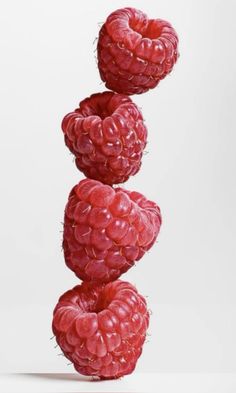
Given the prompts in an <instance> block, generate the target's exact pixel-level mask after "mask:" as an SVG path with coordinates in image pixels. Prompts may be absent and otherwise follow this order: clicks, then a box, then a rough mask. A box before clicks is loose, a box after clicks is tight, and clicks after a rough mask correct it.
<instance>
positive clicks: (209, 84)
mask: <svg viewBox="0 0 236 393" xmlns="http://www.w3.org/2000/svg"><path fill="white" fill-rule="evenodd" d="M127 5H130V6H135V7H137V8H140V9H142V10H144V11H145V12H146V13H147V14H148V15H149V16H150V17H159V18H163V19H167V20H169V21H170V22H171V23H172V24H173V26H174V27H175V28H176V30H177V32H178V33H179V38H180V54H181V56H180V58H179V61H178V64H177V66H176V67H175V69H174V72H173V73H172V74H171V76H169V77H167V78H166V79H165V80H164V81H162V82H161V83H160V85H159V87H158V88H156V89H154V90H152V91H150V92H148V93H146V94H143V95H140V96H134V97H133V99H134V101H135V102H136V103H137V104H138V105H139V106H140V107H142V110H143V114H144V117H145V119H146V124H147V127H148V131H149V144H148V148H147V151H148V154H147V155H145V157H144V159H143V165H142V168H141V170H140V172H139V174H138V175H137V176H135V177H134V178H133V179H130V180H129V181H128V182H127V183H126V184H125V187H127V188H128V189H132V190H137V191H140V192H142V193H144V194H145V195H146V196H147V197H149V198H150V199H153V200H155V201H156V202H157V203H158V204H159V205H160V207H161V209H162V214H163V227H162V231H161V235H160V237H159V242H158V244H157V245H156V246H155V247H153V249H152V250H151V251H150V253H149V254H148V255H145V257H144V258H143V259H142V260H141V261H140V262H138V264H137V266H136V267H135V268H133V269H131V270H130V271H129V272H128V273H127V274H126V275H124V276H123V279H127V280H129V281H130V282H132V283H134V284H135V285H136V286H137V288H138V290H139V291H140V292H141V293H142V294H143V295H145V296H148V298H147V300H148V304H149V307H150V309H151V310H152V312H153V315H152V318H151V327H150V334H151V336H150V337H149V343H148V344H147V345H145V348H144V352H143V356H142V357H141V359H140V361H139V364H138V368H137V370H139V371H142V372H201V373H205V372H215V373H218V372H236V361H235V353H236V339H235V331H236V286H235V274H236V266H235V262H236V258H235V257H236V252H235V251H236V246H235V218H236V217H235V199H236V181H235V167H236V158H235V142H236V137H235V132H236V121H235V99H236V93H235V88H236V86H235V68H236V57H235V36H236V24H235V12H236V6H235V5H236V3H235V2H234V1H233V0H232V1H230V0H228V1H225V0H222V1H219V0H215V1H210V0H208V1H205V0H201V1H199V0H195V1H193V0H192V1H189V0H188V1H187V0H186V1H183V0H178V1H176V0H173V1H170V0H158V1H146V0H145V1H144V0H143V1H138V0H137V1H132V0H129V1H123V0H122V1H108V0H107V1H78V0H76V1H74V0H69V1H65V0H64V1H60V0H57V1H50V0H49V1H42V0H41V1H30V0H29V1H26V0H21V1H11V0H9V1H1V12H0V56H1V63H0V64H1V73H0V86H1V89H0V94H1V109H0V127H1V141H0V168H1V204H0V209H1V212H0V217H1V234H0V235H1V285H0V303H1V304H0V305H1V323H0V330H1V346H0V367H1V370H0V371H2V372H67V371H71V372H72V371H73V368H72V366H70V367H68V366H67V365H66V363H67V362H66V361H65V359H63V358H62V357H57V353H59V352H60V350H58V349H54V348H53V346H54V343H53V342H52V341H50V340H49V338H50V336H51V335H52V334H51V328H50V325H51V314H52V310H53V308H54V306H55V304H56V302H57V299H58V297H59V296H60V295H61V294H62V293H63V292H64V291H66V290H67V289H69V288H71V287H73V286H74V285H76V284H77V283H78V280H77V279H76V277H75V276H74V275H73V273H72V272H71V271H70V270H68V269H67V268H66V267H65V265H64V260H63V254H62V252H61V237H62V234H61V233H60V231H61V230H62V225H61V221H62V220H63V210H64V206H65V203H66V200H67V197H68V194H69V191H70V189H71V188H72V186H73V185H74V184H75V183H77V182H78V181H79V180H80V179H82V174H81V173H79V172H78V171H77V169H76V167H75V165H74V163H73V157H72V156H71V155H70V154H69V151H68V150H67V148H66V147H65V146H64V142H63V135H62V132H61V130H60V122H61V119H62V118H63V116H64V115H65V114H66V113H67V112H69V111H71V110H73V109H74V108H75V107H76V106H77V104H78V103H79V101H80V100H82V99H83V98H85V97H86V96H88V95H90V94H92V93H94V92H98V91H103V90H104V85H102V84H101V82H100V78H99V73H98V70H97V66H96V62H95V58H94V56H95V55H96V53H94V51H95V49H96V45H95V44H93V41H94V39H95V37H96V36H97V35H98V30H99V26H98V23H99V22H104V21H105V19H106V17H107V15H108V14H109V13H110V12H111V11H113V10H114V9H116V8H120V7H123V6H127Z"/></svg>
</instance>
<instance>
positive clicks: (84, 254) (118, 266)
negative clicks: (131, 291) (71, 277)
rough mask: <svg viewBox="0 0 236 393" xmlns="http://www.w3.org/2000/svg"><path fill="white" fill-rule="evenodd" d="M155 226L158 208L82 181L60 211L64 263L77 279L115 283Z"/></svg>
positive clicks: (155, 230)
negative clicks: (62, 229) (63, 210)
mask: <svg viewBox="0 0 236 393" xmlns="http://www.w3.org/2000/svg"><path fill="white" fill-rule="evenodd" d="M160 226H161V213H160V209H159V207H158V206H157V205H156V203H154V202H152V201H149V200H147V199H146V198H145V197H144V196H143V195H142V194H140V193H138V192H135V191H133V192H131V191H127V190H125V189H122V188H112V187H111V186H108V185H104V184H102V183H100V182H98V181H96V180H91V179H85V180H82V181H81V182H80V183H79V184H78V185H77V186H75V187H74V188H73V189H72V191H71V193H70V195H69V199H68V203H67V205H66V208H65V219H64V234H63V248H64V255H65V261H66V264H67V266H68V267H69V268H70V269H71V270H73V271H74V272H75V274H76V275H77V276H78V277H79V278H80V279H81V280H85V281H97V282H109V281H112V280H115V279H117V278H118V277H119V276H120V275H121V274H122V273H124V272H126V271H127V270H128V269H130V267H131V266H133V264H134V262H135V261H138V260H139V259H141V258H142V256H143V255H144V254H145V252H146V251H148V250H149V249H150V248H151V247H152V245H153V243H154V242H155V240H156V238H157V235H158V233H159V230H160Z"/></svg>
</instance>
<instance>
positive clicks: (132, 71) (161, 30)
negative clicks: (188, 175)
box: [97, 8, 178, 95]
mask: <svg viewBox="0 0 236 393" xmlns="http://www.w3.org/2000/svg"><path fill="white" fill-rule="evenodd" d="M97 53H98V69H99V72H100V76H101V78H102V80H103V81H104V82H105V85H106V87H107V88H108V89H111V90H114V91H116V92H118V93H122V94H128V95H130V94H141V93H144V92H146V91H147V90H149V89H153V88H154V87H156V86H157V84H158V83H159V82H160V80H161V79H163V78H165V77H166V75H168V74H169V73H170V72H171V71H172V68H173V66H174V64H175V63H176V61H177V59H178V36H177V34H176V31H175V30H174V28H173V27H172V26H171V24H170V23H169V22H167V21H165V20H162V19H148V17H147V15H146V14H145V13H143V12H142V11H140V10H137V9H135V8H122V9H119V10H116V11H114V12H112V14H110V15H109V16H108V18H107V20H106V22H105V23H104V24H103V26H102V28H101V30H100V32H99V39H98V44H97Z"/></svg>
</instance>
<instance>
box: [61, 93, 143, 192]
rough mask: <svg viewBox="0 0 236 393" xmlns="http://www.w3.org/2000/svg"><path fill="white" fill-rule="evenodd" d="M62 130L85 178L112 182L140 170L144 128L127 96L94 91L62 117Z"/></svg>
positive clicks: (124, 179) (121, 179)
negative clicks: (94, 92) (77, 106)
mask: <svg viewBox="0 0 236 393" xmlns="http://www.w3.org/2000/svg"><path fill="white" fill-rule="evenodd" d="M62 129H63V132H64V136H65V143H66V145H67V147H68V148H69V149H70V151H71V152H72V153H73V154H74V155H75V157H76V165H77V167H78V169H80V170H81V171H82V172H83V173H84V174H85V176H86V177H89V178H91V179H96V180H100V181H102V182H103V183H107V184H110V185H112V184H117V183H123V182H125V181H126V180H128V178H129V177H130V176H133V175H135V174H136V173H137V172H138V171H139V169H140V166H141V160H142V155H143V150H144V148H145V146H146V142H147V129H146V127H145V125H144V121H143V117H142V114H141V111H140V109H138V107H137V106H136V105H135V104H134V103H133V102H132V100H131V99H130V98H129V97H127V96H125V95H121V94H116V93H113V92H108V91H107V92H104V93H97V94H93V95H91V97H89V98H86V99H85V100H83V101H82V102H81V103H80V105H79V108H78V109H75V111H73V112H71V113H69V114H68V115H66V116H65V117H64V119H63V121H62Z"/></svg>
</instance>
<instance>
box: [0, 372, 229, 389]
mask: <svg viewBox="0 0 236 393" xmlns="http://www.w3.org/2000/svg"><path fill="white" fill-rule="evenodd" d="M0 389H1V391H2V392H4V393H39V392H40V393H47V392H50V393H64V392H67V393H74V392H76V393H77V392H80V393H82V392H87V393H90V392H102V393H106V392H109V393H113V392H117V393H118V392H122V393H126V392H127V393H128V392H129V393H133V392H135V393H139V392H140V393H141V392H145V393H157V392H158V393H235V390H236V375H235V374H180V373H179V374H168V373H166V374H165V373H162V374H160V373H156V374H153V373H147V374H144V373H139V374H133V375H131V376H127V377H125V378H122V379H120V380H116V381H97V380H92V379H91V378H87V377H83V376H81V377H80V376H78V374H65V373H64V374H49V373H48V374H43V373H41V374H36V373H33V374H8V375H7V374H5V375H0Z"/></svg>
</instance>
